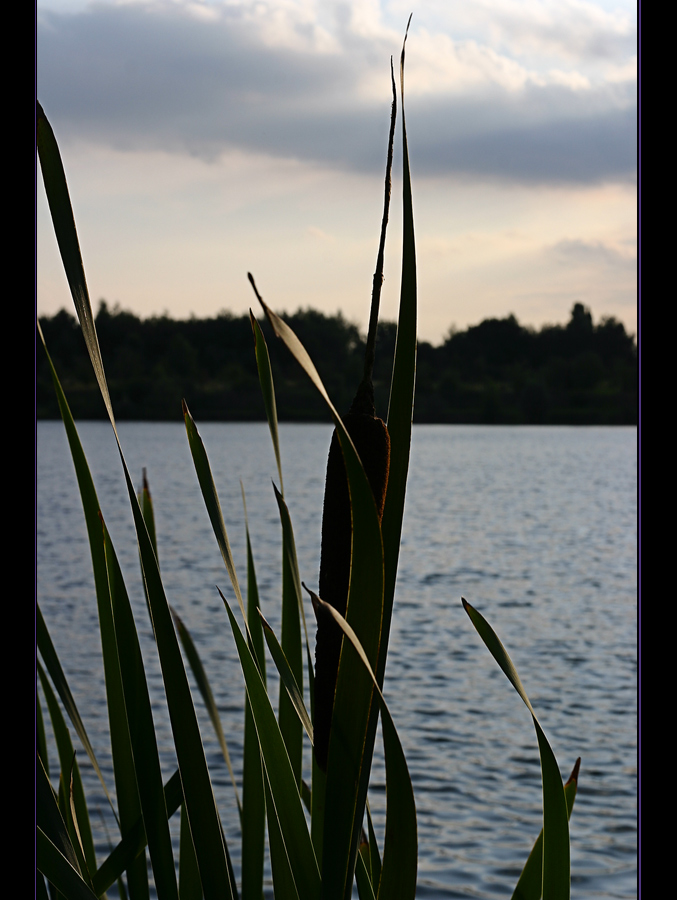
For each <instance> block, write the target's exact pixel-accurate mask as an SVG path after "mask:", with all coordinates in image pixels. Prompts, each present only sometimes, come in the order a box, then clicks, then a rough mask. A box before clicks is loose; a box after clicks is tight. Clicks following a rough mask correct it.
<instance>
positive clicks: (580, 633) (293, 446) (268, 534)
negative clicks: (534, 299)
mask: <svg viewBox="0 0 677 900" xmlns="http://www.w3.org/2000/svg"><path fill="white" fill-rule="evenodd" d="M79 431H80V436H81V439H82V442H83V445H84V448H85V452H86V454H87V457H88V461H89V464H90V467H91V469H92V473H93V476H94V480H95V483H96V487H97V491H98V494H99V500H100V502H101V506H102V510H103V514H104V517H105V519H106V522H107V525H108V527H109V530H110V532H111V535H112V538H113V541H114V543H115V546H116V550H117V552H118V555H119V557H120V561H121V565H122V568H123V572H124V574H125V578H126V583H127V587H128V590H129V593H130V596H131V598H132V603H133V604H134V606H135V611H136V614H137V623H138V627H139V631H140V634H141V637H142V641H143V643H144V655H145V658H146V659H147V662H148V671H149V682H150V685H151V691H152V693H153V697H154V715H155V717H156V723H157V728H158V734H159V741H160V748H161V757H162V764H163V768H164V771H165V775H166V777H168V776H169V775H170V774H171V773H172V772H173V771H174V769H175V767H176V761H175V757H174V752H173V742H172V737H171V731H170V728H169V722H168V717H167V714H166V710H165V709H164V707H163V704H162V689H161V678H160V673H159V664H158V662H157V658H156V654H155V650H154V647H153V644H152V640H151V635H150V626H149V623H148V620H147V615H146V613H145V602H144V600H143V594H142V590H141V585H140V575H139V563H138V554H137V550H136V544H135V540H134V533H133V527H132V523H131V513H130V511H129V504H128V500H127V498H126V490H125V487H124V482H123V479H122V472H121V467H120V462H119V458H118V457H117V451H116V449H115V444H114V440H113V435H112V432H111V429H110V426H109V425H108V424H106V423H98V422H88V423H81V425H80V426H79ZM119 431H120V437H121V441H122V445H123V450H124V452H125V457H126V459H127V462H128V465H129V467H130V471H131V472H132V474H133V477H135V478H137V479H138V481H139V482H140V480H141V472H142V468H143V467H146V468H147V470H148V478H149V481H150V487H151V492H152V494H153V502H154V505H155V515H156V524H157V532H158V543H159V553H160V566H161V570H162V572H163V576H164V581H165V587H166V590H167V594H168V597H169V601H170V603H171V604H172V605H173V606H174V607H175V608H176V610H177V611H178V612H179V614H180V615H181V616H182V617H183V619H184V621H185V622H186V624H187V625H188V627H189V629H190V631H191V633H192V635H193V638H194V640H195V642H196V644H197V645H198V648H199V651H200V654H201V656H202V659H203V662H204V664H205V668H206V669H207V672H208V675H209V678H210V680H211V684H212V688H213V691H214V694H215V697H216V699H217V703H218V705H219V709H220V713H221V717H222V721H223V724H224V730H225V732H226V737H227V741H228V744H229V749H230V752H231V756H232V758H233V764H234V768H235V771H236V776H237V777H238V778H239V775H240V771H241V770H240V759H241V750H242V737H243V721H242V719H243V715H242V709H243V697H244V688H243V682H242V676H241V673H240V668H239V664H238V662H237V657H236V653H235V649H234V646H233V640H232V635H231V634H230V629H229V626H228V622H227V617H226V615H225V612H224V610H223V606H222V603H221V601H220V598H219V596H218V593H217V591H216V588H215V585H217V584H218V585H219V586H220V587H221V589H222V590H223V591H224V593H226V595H227V596H229V594H230V583H229V579H228V576H227V574H226V572H225V569H224V566H223V563H222V561H221V557H220V554H219V552H218V549H217V546H216V541H215V539H214V536H213V533H212V531H211V526H210V524H209V520H208V518H207V514H206V511H205V508H204V504H203V501H202V498H201V495H200V492H199V488H198V484H197V479H196V477H195V474H194V469H193V466H192V462H191V458H190V453H189V450H188V446H187V441H186V436H185V430H184V428H183V425H182V424H145V423H122V424H121V425H120V428H119ZM200 432H201V434H202V436H203V438H204V441H205V444H206V447H207V451H208V453H209V456H210V461H211V464H212V469H213V473H214V478H215V482H216V485H217V489H218V491H219V495H220V499H221V503H222V507H223V511H224V516H225V519H226V525H227V528H228V533H229V538H230V541H231V545H232V550H233V554H234V558H235V562H236V565H237V567H238V571H239V573H240V578H241V579H243V580H244V578H245V575H246V567H245V559H246V557H245V543H244V515H243V509H242V498H241V489H240V481H242V483H243V485H244V488H245V491H246V495H247V508H248V515H249V524H250V531H251V536H252V545H253V549H254V556H255V562H256V566H257V576H258V581H259V591H260V594H261V606H262V609H263V612H264V613H265V615H266V616H267V618H268V619H269V621H271V623H272V624H273V625H274V626H275V627H276V630H277V631H278V633H279V607H280V587H279V585H280V573H281V556H280V555H281V549H280V525H279V519H278V514H277V506H276V503H275V499H274V494H273V488H272V484H271V479H275V481H276V482H277V471H276V467H275V461H274V457H273V453H272V449H271V442H270V437H269V433H268V429H267V426H266V425H265V424H258V423H256V424H246V425H243V424H205V425H202V426H200ZM330 434H331V430H330V428H329V426H326V425H282V426H281V435H280V437H281V444H282V462H283V475H284V480H285V483H284V488H285V495H286V498H287V501H288V504H289V507H290V511H291V515H292V520H293V523H294V529H295V534H296V540H297V550H298V557H299V567H300V570H301V577H302V578H303V580H304V581H305V582H306V583H307V584H308V585H309V586H313V587H316V586H317V572H318V564H319V551H320V545H319V535H320V520H321V512H322V493H323V486H324V467H325V464H326V455H327V449H328V445H329V438H330ZM410 472H411V474H410V481H409V489H408V495H407V505H406V511H405V522H404V532H403V539H402V552H401V557H400V569H399V581H398V587H397V593H396V599H395V612H394V619H393V626H392V634H391V642H390V650H389V657H388V668H387V673H386V682H385V695H386V699H387V700H388V702H389V705H390V707H391V710H392V711H393V715H394V718H395V722H396V725H397V726H398V729H399V732H400V736H401V739H402V743H403V745H404V749H405V753H406V756H407V761H408V764H409V769H410V772H411V776H412V781H413V784H414V790H415V794H416V803H417V814H418V830H419V875H418V892H417V896H418V897H420V898H429V900H442V898H453V897H459V898H460V897H463V898H468V897H473V898H484V900H494V898H496V900H498V898H508V897H510V895H511V893H512V889H513V887H514V885H515V882H516V880H517V878H518V877H519V873H520V871H521V868H522V865H523V864H524V861H525V859H526V856H527V855H528V853H529V850H530V848H531V845H532V844H533V840H534V839H535V837H536V835H537V833H538V831H539V828H540V816H541V790H540V767H539V760H538V748H537V743H536V737H535V733H534V729H533V725H532V722H531V717H530V715H529V712H528V710H527V709H526V707H525V706H524V704H523V703H522V701H521V700H520V699H519V697H518V696H517V694H516V693H515V692H514V690H513V689H512V687H511V686H510V685H509V683H508V681H507V680H506V678H505V676H504V675H503V673H502V672H501V671H500V670H499V669H498V666H497V665H496V664H495V663H494V661H493V659H492V658H491V657H490V655H489V653H488V651H487V650H486V649H485V647H484V645H483V644H481V642H480V640H479V638H478V637H477V635H476V633H475V631H474V629H473V627H472V625H471V624H470V621H469V619H468V617H467V615H466V614H465V612H464V611H463V608H462V606H461V599H460V598H461V596H463V597H465V598H466V599H467V600H469V601H470V602H471V603H472V604H473V605H474V606H476V607H477V608H478V609H479V610H480V611H481V612H482V613H483V614H484V616H485V617H486V618H487V619H488V620H489V622H490V623H491V624H492V625H493V626H494V628H495V629H496V630H497V632H498V634H499V635H500V637H501V639H502V641H503V643H504V644H505V646H506V648H507V649H508V651H509V653H510V654H511V656H512V659H513V661H514V663H515V665H516V667H517V670H518V672H519V673H520V676H521V678H522V682H523V684H524V686H525V689H526V691H527V693H528V694H529V698H530V699H531V702H532V705H533V706H534V709H535V711H536V714H537V715H538V717H539V720H540V722H541V724H542V725H543V727H544V729H545V731H546V733H547V735H548V737H549V739H550V742H551V744H552V747H553V750H554V751H555V755H556V756H557V759H558V761H559V763H560V766H561V768H562V772H563V774H564V776H565V777H566V776H568V774H569V771H570V769H571V767H572V766H573V764H574V762H575V760H576V757H578V756H581V757H582V766H581V774H580V780H579V791H578V796H577V799H576V806H575V809H574V813H573V817H572V822H571V845H572V898H579V900H583V898H587V900H592V898H631V897H636V896H637V866H636V852H637V840H636V837H637V835H636V825H637V806H636V762H637V743H636V725H637V719H636V715H637V708H636V706H637V704H636V699H637V653H636V644H637V609H636V590H637V579H636V566H637V558H636V540H637V535H636V517H637V505H636V502H637V479H636V430H635V429H634V428H602V427H599V428H597V427H591V428H567V427H560V428H547V427H542V428H538V427H534V428H529V427H515V428H512V427H494V428H492V427H483V426H417V427H415V428H414V437H413V445H412V460H411V470H410ZM37 477H38V534H37V541H38V595H39V601H40V605H41V608H42V611H43V614H44V616H45V619H46V621H47V624H48V627H49V629H50V632H51V635H52V638H53V640H54V643H55V644H56V647H57V650H58V652H59V655H60V658H61V661H62V664H63V666H64V669H65V671H66V675H67V677H68V679H69V682H70V686H71V689H72V691H73V694H74V696H75V699H76V702H77V703H78V706H79V708H80V711H81V714H82V715H83V718H84V719H85V723H86V726H87V729H88V732H89V734H90V738H91V740H92V742H93V744H94V746H95V749H96V752H97V756H98V758H99V762H100V763H102V764H103V768H104V772H105V773H108V778H107V781H108V782H109V784H112V782H113V779H112V770H111V765H110V753H109V751H108V749H107V748H108V739H107V717H106V711H105V705H104V688H103V674H102V665H101V661H100V647H99V641H98V625H97V614H96V604H95V599H94V587H93V578H92V575H91V563H90V560H89V551H88V545H87V540H86V532H85V526H84V520H83V515H82V508H81V505H80V500H79V495H78V493H77V486H76V481H75V475H74V471H73V466H72V463H71V460H70V455H69V452H68V447H67V442H66V438H65V434H64V429H63V426H62V424H61V423H58V422H40V423H39V424H38V472H37ZM306 616H307V617H309V620H310V619H312V611H311V610H310V608H308V610H307V611H306ZM272 668H273V666H272V664H271V665H270V666H269V671H270V670H271V669H272ZM272 691H273V694H274V696H277V688H276V687H273V688H272ZM199 705H200V702H199V700H198V706H199ZM200 721H201V726H202V731H203V735H204V741H205V746H206V751H207V757H208V761H209V764H210V767H211V769H212V773H213V780H214V784H215V791H216V794H217V800H218V803H219V808H220V809H221V811H222V817H223V823H224V829H225V832H226V836H227V839H228V843H229V847H230V848H231V852H232V854H233V857H234V863H235V864H236V866H237V865H238V854H239V835H238V827H237V814H236V811H235V804H234V801H233V794H232V787H231V785H230V781H229V778H228V774H227V770H226V768H225V764H224V763H223V760H222V758H221V755H220V751H219V748H218V745H217V743H216V741H215V739H214V738H213V732H212V729H211V726H210V724H209V721H208V719H207V717H206V715H202V716H201V720H200ZM83 756H84V754H82V755H81V754H78V758H79V759H80V763H81V766H82V769H83V776H84V777H85V778H86V783H87V786H88V790H89V796H90V797H91V798H92V800H93V802H94V803H95V804H98V805H99V806H100V808H101V811H102V815H103V816H105V815H106V801H105V798H104V797H103V794H102V791H101V789H100V786H99V783H98V781H97V779H96V778H95V777H94V776H93V775H92V772H91V769H90V767H89V766H88V763H87V761H86V759H83V758H82V757H83ZM54 761H55V758H54ZM308 768H309V757H308ZM370 804H371V808H372V811H373V812H374V814H375V816H376V820H377V823H378V827H379V828H380V829H382V826H383V814H384V810H385V790H384V770H383V764H382V758H381V756H380V747H379V749H378V750H377V758H376V761H375V766H374V773H373V789H372V790H371V792H370ZM95 826H96V827H97V828H98V829H99V830H98V831H97V839H98V840H99V841H100V852H101V858H102V859H103V858H104V856H105V855H106V854H107V838H106V833H105V830H104V828H103V825H102V826H101V827H99V823H98V822H95ZM108 827H109V828H110V829H111V832H112V833H113V832H114V828H113V826H110V825H109V826H108ZM381 834H382V831H381Z"/></svg>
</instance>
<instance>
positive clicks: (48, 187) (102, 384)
mask: <svg viewBox="0 0 677 900" xmlns="http://www.w3.org/2000/svg"><path fill="white" fill-rule="evenodd" d="M36 132H37V145H38V156H39V159H40V169H41V171H42V178H43V181H44V184H45V193H46V194H47V202H48V204H49V211H50V214H51V217H52V224H53V226H54V233H55V235H56V241H57V244H58V246H59V252H60V254H61V260H62V262H63V267H64V270H65V272H66V278H67V279H68V286H69V288H70V291H71V296H72V297H73V303H74V304H75V309H76V312H77V314H78V319H79V321H80V326H81V327H82V334H83V336H84V338H85V344H86V346H87V352H88V353H89V358H90V360H91V362H92V367H93V369H94V375H95V376H96V380H97V383H98V385H99V390H100V391H101V396H102V397H103V401H104V403H105V405H106V410H107V411H108V415H109V418H110V420H111V422H112V423H113V428H115V423H114V420H113V407H112V405H111V402H110V395H109V393H108V384H107V383H106V376H105V374H104V370H103V360H102V359H101V350H100V349H99V339H98V338H97V335H96V328H95V326H94V315H93V314H92V304H91V303H90V300H89V291H88V289H87V281H86V279H85V269H84V266H83V264H82V256H81V254H80V243H79V241H78V235H77V231H76V229H75V220H74V218H73V209H72V206H71V201H70V196H69V193H68V186H67V184H66V173H65V172H64V168H63V163H62V161H61V154H60V153H59V147H58V144H57V142H56V138H55V137H54V132H53V131H52V126H51V125H50V124H49V121H48V120H47V116H46V115H45V112H44V110H43V108H42V106H41V105H40V104H39V103H38V104H37V123H36Z"/></svg>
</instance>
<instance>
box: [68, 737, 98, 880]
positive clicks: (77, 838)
mask: <svg viewBox="0 0 677 900" xmlns="http://www.w3.org/2000/svg"><path fill="white" fill-rule="evenodd" d="M74 772H75V751H73V760H72V762H71V768H70V772H69V773H68V778H67V779H66V778H64V779H63V780H64V785H65V783H67V784H68V788H67V792H68V803H67V804H66V806H65V813H66V827H67V828H68V831H69V833H70V835H71V843H72V844H73V850H74V851H75V855H76V857H77V860H78V869H79V870H80V872H82V874H83V876H84V878H85V880H86V881H87V884H89V885H90V886H91V884H92V877H91V874H90V871H91V870H90V867H89V865H88V864H87V859H86V858H85V848H84V846H83V843H82V835H81V832H80V824H79V822H78V813H77V809H76V802H75V781H76V780H77V778H79V774H78V776H77V778H75V777H74ZM63 775H65V773H62V776H63ZM85 808H86V807H85ZM85 824H86V827H87V829H89V813H88V815H87V822H86V823H85Z"/></svg>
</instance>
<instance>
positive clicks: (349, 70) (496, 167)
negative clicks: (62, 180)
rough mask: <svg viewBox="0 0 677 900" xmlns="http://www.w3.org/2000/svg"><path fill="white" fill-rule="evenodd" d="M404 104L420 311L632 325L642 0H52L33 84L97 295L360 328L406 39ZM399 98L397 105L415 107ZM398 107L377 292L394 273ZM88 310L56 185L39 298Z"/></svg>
mask: <svg viewBox="0 0 677 900" xmlns="http://www.w3.org/2000/svg"><path fill="white" fill-rule="evenodd" d="M410 12H413V19H412V23H411V28H410V31H409V37H408V40H407V65H406V85H405V92H406V94H405V103H406V115H407V134H408V140H409V152H410V161H411V170H412V178H413V195H414V216H415V229H416V239H417V257H418V273H419V309H420V313H419V331H420V336H421V338H422V339H426V340H430V341H433V342H434V343H438V342H439V341H441V340H442V339H443V337H444V336H445V334H446V333H447V332H448V330H449V328H450V326H451V325H455V326H456V327H458V328H464V327H466V326H467V325H470V324H476V323H477V322H479V321H481V320H482V319H484V318H487V317H489V316H497V317H503V316H506V315H508V314H509V313H514V314H515V315H516V316H517V318H518V319H519V321H520V322H521V323H522V324H529V325H534V326H537V327H538V326H541V325H542V324H544V323H546V322H565V321H567V319H568V317H569V313H570V310H571V307H572V305H573V304H574V303H575V302H576V301H581V302H582V303H584V304H585V305H587V306H589V307H590V308H591V310H592V313H593V316H594V318H595V321H598V320H599V319H600V318H601V317H602V316H603V315H614V316H616V317H617V318H619V319H621V320H622V321H623V322H624V323H625V325H626V327H627V328H628V330H630V331H632V332H635V331H636V237H637V235H636V215H637V214H636V134H637V125H636V119H637V105H636V91H637V81H636V60H637V56H636V52H637V51H636V5H635V3H634V2H629V0H620V2H614V0H595V2H590V0H473V2H472V3H468V2H459V0H421V2H416V0H414V2H411V0H407V2H404V0H380V2H379V0H338V2H332V0H120V2H110V0H106V2H96V3H86V2H83V0H42V2H38V27H37V71H38V98H39V99H40V102H41V103H42V105H43V107H44V109H45V112H46V114H47V117H48V118H49V120H50V122H51V124H52V127H53V128H54V131H55V133H56V136H57V140H58V141H59V144H60V147H61V152H62V156H63V160H64V165H65V169H66V174H67V177H68V181H69V187H70V192H71V200H72V202H73V207H74V212H75V218H76V222H77V225H78V231H79V235H80V243H81V248H82V251H83V256H84V263H85V271H86V273H87V279H88V284H89V289H90V295H91V298H92V301H93V302H94V303H95V306H96V303H97V301H98V299H99V298H102V297H104V298H105V299H106V300H107V301H108V302H109V303H111V304H113V303H116V302H118V303H119V304H120V305H121V306H122V307H123V308H125V309H131V310H133V311H134V312H136V313H138V314H140V315H143V316H148V315H152V314H160V313H162V312H165V311H166V312H168V313H169V314H171V315H173V316H175V317H181V318H183V317H187V316H189V315H191V314H194V315H196V316H206V315H214V314H215V313H217V312H218V311H220V310H222V309H229V310H232V311H233V312H236V313H241V312H245V311H246V310H247V309H248V308H249V307H250V306H253V305H254V303H255V298H254V297H253V294H252V292H251V288H250V287H249V285H248V283H247V279H246V273H247V271H249V270H250V271H252V272H253V273H254V276H255V277H256V279H257V283H258V286H259V289H260V290H261V292H262V294H263V296H264V297H265V298H266V299H267V301H268V302H269V303H270V304H271V305H272V306H273V307H274V308H275V309H277V310H278V311H283V310H287V311H289V312H291V311H294V310H296V309H297V308H298V307H299V306H312V307H315V308H318V309H322V310H324V311H326V312H329V313H333V312H336V311H337V310H339V309H340V310H341V311H342V312H343V313H344V314H345V315H346V316H347V317H348V318H349V319H351V320H353V321H356V322H358V323H359V324H360V325H361V326H363V327H366V322H367V319H368V311H369V310H368V307H369V300H370V293H371V277H372V274H373V270H374V265H375V260H376V252H377V247H378V236H379V227H380V219H381V208H382V203H383V173H384V167H385V156H386V144H387V136H388V125H389V116H390V68H389V67H390V57H391V55H392V56H394V57H395V61H396V64H397V60H398V57H399V51H400V48H401V44H402V37H403V34H404V28H405V26H406V22H407V18H408V16H409V13H410ZM400 123H401V119H400V120H399V121H398V126H399V124H400ZM400 149H401V137H400V131H399V127H398V137H397V150H396V162H395V173H394V174H395V178H394V186H393V187H394V190H393V200H392V206H391V226H390V230H389V239H388V243H387V246H386V258H387V259H386V282H385V285H384V295H383V301H382V315H383V316H385V317H387V318H394V317H395V315H396V309H397V300H398V294H399V267H400V242H401V227H400V225H401V179H400V173H401V153H400ZM62 306H65V307H66V308H67V309H69V310H72V302H71V300H70V297H69V293H68V288H67V285H66V281H65V277H64V276H63V274H62V269H61V264H60V261H59V258H58V252H57V250H56V244H55V241H54V238H53V234H52V231H51V225H50V223H49V218H48V212H47V207H46V201H45V199H44V191H43V188H42V183H41V180H40V179H39V183H38V312H39V313H53V312H55V311H56V310H58V309H60V308H61V307H62Z"/></svg>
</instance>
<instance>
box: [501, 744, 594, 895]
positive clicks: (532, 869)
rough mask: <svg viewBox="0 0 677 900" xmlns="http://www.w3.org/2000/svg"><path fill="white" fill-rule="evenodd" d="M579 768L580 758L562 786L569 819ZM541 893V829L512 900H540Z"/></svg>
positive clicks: (574, 797)
mask: <svg viewBox="0 0 677 900" xmlns="http://www.w3.org/2000/svg"><path fill="white" fill-rule="evenodd" d="M580 766H581V758H580V756H579V757H578V759H577V760H576V764H575V766H574V768H573V770H572V772H571V775H570V776H569V779H568V780H567V781H566V782H565V784H564V796H565V798H566V802H567V812H568V814H569V818H571V813H572V810H573V808H574V801H575V799H576V790H577V788H578V771H579V769H580ZM542 893H543V829H541V833H540V834H539V835H538V837H537V838H536V843H535V844H534V846H533V849H532V851H531V853H530V854H529V858H528V859H527V861H526V864H525V866H524V869H523V870H522V874H521V875H520V878H519V881H518V882H517V885H516V887H515V890H514V892H513V895H512V900H541V895H542Z"/></svg>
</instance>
